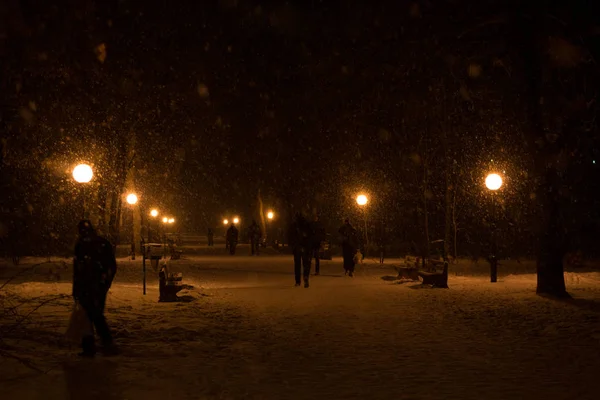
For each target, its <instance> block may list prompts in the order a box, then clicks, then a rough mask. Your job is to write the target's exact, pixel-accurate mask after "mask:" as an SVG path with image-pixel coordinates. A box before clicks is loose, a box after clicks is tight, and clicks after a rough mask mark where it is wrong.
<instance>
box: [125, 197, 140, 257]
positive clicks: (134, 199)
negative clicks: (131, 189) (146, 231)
mask: <svg viewBox="0 0 600 400" xmlns="http://www.w3.org/2000/svg"><path fill="white" fill-rule="evenodd" d="M126 200H127V204H129V205H130V206H131V259H132V260H135V223H134V222H133V216H134V206H135V205H136V204H137V202H138V197H137V196H136V194H135V193H129V194H128V195H127V199H126Z"/></svg>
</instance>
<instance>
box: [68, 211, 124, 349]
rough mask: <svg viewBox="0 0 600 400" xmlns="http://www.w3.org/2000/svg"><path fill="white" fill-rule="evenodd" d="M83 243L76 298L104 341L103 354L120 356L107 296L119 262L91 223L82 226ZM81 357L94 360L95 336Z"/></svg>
mask: <svg viewBox="0 0 600 400" xmlns="http://www.w3.org/2000/svg"><path fill="white" fill-rule="evenodd" d="M78 230H79V239H78V240H77V244H76V245H75V257H74V260H73V298H74V299H75V301H76V302H77V303H79V305H81V307H83V309H84V310H85V312H86V314H87V316H88V318H89V320H90V322H91V324H92V326H93V327H95V328H96V332H97V333H98V335H99V336H100V338H101V339H102V344H103V352H104V353H105V354H111V353H115V352H116V348H115V346H114V343H113V338H112V335H111V333H110V329H109V327H108V324H107V323H106V318H105V317H104V306H105V304H106V295H107V293H108V290H109V289H110V286H111V285H112V282H113V279H114V277H115V274H116V273H117V261H116V259H115V254H114V251H113V247H112V245H111V244H110V242H109V241H108V240H106V239H105V238H103V237H100V236H98V235H97V234H96V230H95V229H94V227H93V226H92V223H91V222H90V221H89V220H81V221H80V222H79V224H78ZM81 347H82V348H83V352H82V353H80V355H81V356H85V357H93V356H94V355H95V354H96V345H95V340H94V334H93V332H92V333H91V335H90V334H88V335H86V336H84V337H83V338H82V340H81Z"/></svg>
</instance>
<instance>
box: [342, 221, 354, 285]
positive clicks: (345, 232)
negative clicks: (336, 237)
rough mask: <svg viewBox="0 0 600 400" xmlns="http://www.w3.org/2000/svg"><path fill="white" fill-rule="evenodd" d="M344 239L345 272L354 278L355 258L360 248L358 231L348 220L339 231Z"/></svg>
mask: <svg viewBox="0 0 600 400" xmlns="http://www.w3.org/2000/svg"><path fill="white" fill-rule="evenodd" d="M339 233H340V236H341V237H342V256H343V258H344V271H345V274H346V275H350V276H351V277H352V276H354V265H355V262H354V256H355V255H356V250H357V247H358V238H357V234H356V229H354V227H353V226H352V225H351V224H350V220H348V219H346V221H344V225H342V227H341V228H340V230H339Z"/></svg>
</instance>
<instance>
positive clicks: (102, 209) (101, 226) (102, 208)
mask: <svg viewBox="0 0 600 400" xmlns="http://www.w3.org/2000/svg"><path fill="white" fill-rule="evenodd" d="M106 196H107V193H106V186H105V185H104V184H102V183H101V184H100V187H99V188H98V212H99V213H100V216H99V218H98V226H97V227H98V232H100V233H101V234H102V235H105V234H106V233H107V232H106Z"/></svg>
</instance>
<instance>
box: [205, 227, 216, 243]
mask: <svg viewBox="0 0 600 400" xmlns="http://www.w3.org/2000/svg"><path fill="white" fill-rule="evenodd" d="M206 236H207V237H208V247H211V246H214V245H215V242H214V237H215V234H214V232H213V230H212V228H208V232H207V233H206Z"/></svg>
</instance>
